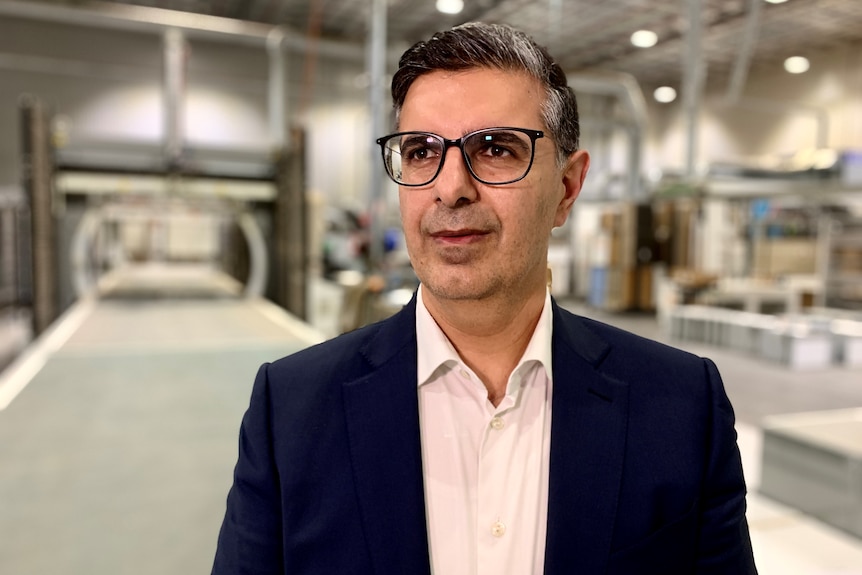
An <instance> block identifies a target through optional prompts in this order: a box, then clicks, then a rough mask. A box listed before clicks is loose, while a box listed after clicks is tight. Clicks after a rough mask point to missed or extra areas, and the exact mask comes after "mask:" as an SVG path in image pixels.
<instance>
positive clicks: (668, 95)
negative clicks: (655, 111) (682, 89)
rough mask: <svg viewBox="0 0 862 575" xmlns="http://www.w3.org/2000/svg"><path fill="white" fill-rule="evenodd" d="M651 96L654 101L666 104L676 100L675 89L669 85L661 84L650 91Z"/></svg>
mask: <svg viewBox="0 0 862 575" xmlns="http://www.w3.org/2000/svg"><path fill="white" fill-rule="evenodd" d="M652 97H653V98H655V101H656V102H661V103H662V104H668V103H670V102H673V101H674V100H676V90H674V89H673V88H671V87H670V86H662V87H660V88H656V89H655V92H653V93H652Z"/></svg>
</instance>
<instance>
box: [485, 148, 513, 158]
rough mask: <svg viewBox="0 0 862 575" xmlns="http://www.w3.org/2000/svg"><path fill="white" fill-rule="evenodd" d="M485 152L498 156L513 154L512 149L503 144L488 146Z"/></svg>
mask: <svg viewBox="0 0 862 575" xmlns="http://www.w3.org/2000/svg"><path fill="white" fill-rule="evenodd" d="M485 153H486V154H488V155H490V156H494V157H496V158H504V157H506V156H509V155H511V154H512V150H510V149H509V148H505V147H503V146H488V148H487V150H485Z"/></svg>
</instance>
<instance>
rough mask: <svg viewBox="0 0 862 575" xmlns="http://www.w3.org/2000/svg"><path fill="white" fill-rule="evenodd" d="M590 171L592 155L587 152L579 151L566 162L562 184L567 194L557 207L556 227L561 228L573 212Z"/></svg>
mask: <svg viewBox="0 0 862 575" xmlns="http://www.w3.org/2000/svg"><path fill="white" fill-rule="evenodd" d="M589 169H590V153H589V152H587V151H586V150H577V151H576V152H574V153H573V154H572V155H571V156H569V159H568V160H567V161H566V167H565V168H564V169H563V182H562V183H563V189H564V190H565V193H564V195H563V198H562V200H561V201H560V203H559V205H558V206H557V215H556V217H555V218H554V226H555V227H560V226H562V225H563V224H564V223H566V219H568V217H569V212H571V211H572V205H574V203H575V200H577V199H578V195H580V193H581V188H582V187H583V186H584V179H585V178H586V177H587V172H588V171H589Z"/></svg>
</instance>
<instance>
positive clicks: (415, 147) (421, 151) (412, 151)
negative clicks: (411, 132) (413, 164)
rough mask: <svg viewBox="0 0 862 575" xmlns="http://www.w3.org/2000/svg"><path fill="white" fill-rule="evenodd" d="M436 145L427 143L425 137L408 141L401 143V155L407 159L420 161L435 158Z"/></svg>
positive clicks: (436, 153)
mask: <svg viewBox="0 0 862 575" xmlns="http://www.w3.org/2000/svg"><path fill="white" fill-rule="evenodd" d="M437 147H438V146H433V145H429V142H428V141H427V140H425V139H421V140H417V141H408V142H403V143H402V144H401V156H402V157H403V158H404V159H405V160H407V161H422V160H428V159H432V158H435V157H436V156H437V155H438V151H437Z"/></svg>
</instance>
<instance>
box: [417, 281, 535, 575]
mask: <svg viewBox="0 0 862 575" xmlns="http://www.w3.org/2000/svg"><path fill="white" fill-rule="evenodd" d="M551 334H552V318H551V298H550V294H548V295H546V297H545V306H544V309H543V311H542V315H541V317H540V318H539V323H538V325H537V326H536V329H535V331H534V332H533V336H532V338H531V339H530V343H529V344H528V346H527V349H526V351H525V352H524V355H523V357H522V358H521V360H520V362H519V363H518V365H517V367H516V368H515V370H514V371H513V372H512V374H511V375H510V376H509V381H508V384H507V387H506V396H505V397H504V398H503V400H502V401H501V402H500V405H498V406H497V407H496V408H495V407H494V406H493V404H492V403H491V402H490V401H489V400H488V393H487V390H486V388H485V386H484V385H483V383H482V381H481V380H480V379H479V378H478V377H477V376H476V374H475V373H474V372H473V371H472V370H471V369H470V368H469V367H467V365H466V364H465V363H464V362H463V361H462V360H461V358H460V357H459V356H458V353H457V352H456V351H455V348H454V347H453V346H452V344H451V343H450V342H449V340H448V339H447V338H446V336H445V334H444V333H443V331H442V330H441V329H440V328H439V326H438V325H437V323H436V322H435V321H434V319H433V318H432V317H431V315H430V314H429V313H428V310H427V308H426V307H425V304H424V302H423V299H422V287H421V286H420V288H419V296H418V302H417V306H416V339H417V344H418V362H417V368H418V385H419V422H420V430H421V438H422V463H423V476H424V480H425V508H426V513H427V518H428V537H429V547H430V556H431V572H432V573H433V574H434V575H528V574H532V575H541V573H542V572H543V570H544V556H545V535H546V531H547V519H548V462H549V459H550V446H551V433H550V432H551V391H552V367H551V365H552V364H551Z"/></svg>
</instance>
